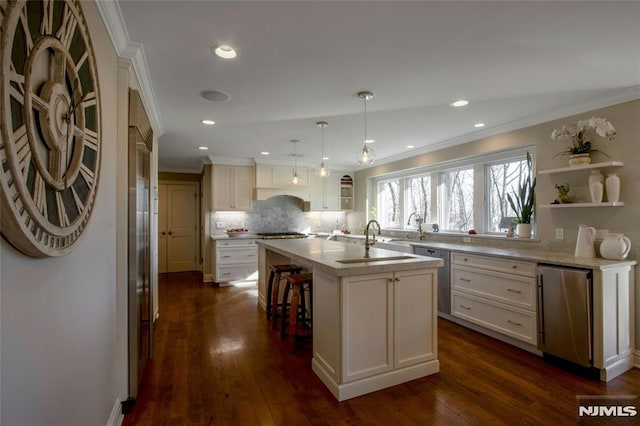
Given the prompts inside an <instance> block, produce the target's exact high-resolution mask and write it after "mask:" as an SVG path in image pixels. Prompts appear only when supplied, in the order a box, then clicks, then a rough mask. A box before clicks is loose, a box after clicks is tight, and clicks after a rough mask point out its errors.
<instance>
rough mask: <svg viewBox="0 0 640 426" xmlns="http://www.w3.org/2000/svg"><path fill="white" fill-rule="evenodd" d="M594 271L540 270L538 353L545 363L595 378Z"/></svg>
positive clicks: (544, 267)
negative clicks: (593, 330) (540, 353)
mask: <svg viewBox="0 0 640 426" xmlns="http://www.w3.org/2000/svg"><path fill="white" fill-rule="evenodd" d="M592 291H593V290H592V281H591V271H590V270H587V269H574V268H566V267H559V266H551V265H540V266H538V349H540V350H541V351H542V352H543V354H544V357H545V360H547V361H551V362H553V363H555V364H560V365H559V366H561V367H566V368H568V369H571V370H574V371H575V372H578V373H585V374H588V375H592V374H594V373H595V372H596V371H594V370H596V369H594V368H593V333H592V329H593V328H592V321H593V320H592Z"/></svg>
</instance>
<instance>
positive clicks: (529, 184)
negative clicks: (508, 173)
mask: <svg viewBox="0 0 640 426" xmlns="http://www.w3.org/2000/svg"><path fill="white" fill-rule="evenodd" d="M507 200H508V201H509V205H510V206H511V209H512V210H513V211H514V212H515V214H516V219H515V220H514V222H516V223H517V227H516V232H517V233H518V237H520V238H531V219H532V217H533V214H534V211H535V207H536V178H535V177H534V176H533V161H532V160H531V154H530V153H529V152H527V170H526V172H525V173H523V174H522V175H521V177H520V181H519V182H518V188H517V190H516V191H514V192H513V196H512V194H507Z"/></svg>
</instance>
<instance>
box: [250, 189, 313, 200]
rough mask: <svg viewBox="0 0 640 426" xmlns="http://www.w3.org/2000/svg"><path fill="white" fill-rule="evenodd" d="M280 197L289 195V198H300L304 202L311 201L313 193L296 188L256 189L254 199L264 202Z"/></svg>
mask: <svg viewBox="0 0 640 426" xmlns="http://www.w3.org/2000/svg"><path fill="white" fill-rule="evenodd" d="M279 195H288V196H289V197H295V198H299V199H301V200H302V201H311V191H310V190H309V189H296V188H280V189H278V188H256V190H255V192H254V197H253V199H254V200H262V201H263V200H267V199H269V198H271V197H277V196H279Z"/></svg>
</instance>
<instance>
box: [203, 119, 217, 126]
mask: <svg viewBox="0 0 640 426" xmlns="http://www.w3.org/2000/svg"><path fill="white" fill-rule="evenodd" d="M200 122H201V123H202V124H206V125H207V126H213V125H214V124H216V122H215V121H213V120H201V121H200Z"/></svg>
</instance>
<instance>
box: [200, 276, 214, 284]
mask: <svg viewBox="0 0 640 426" xmlns="http://www.w3.org/2000/svg"><path fill="white" fill-rule="evenodd" d="M202 282H205V283H212V282H213V274H204V275H203V276H202Z"/></svg>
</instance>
